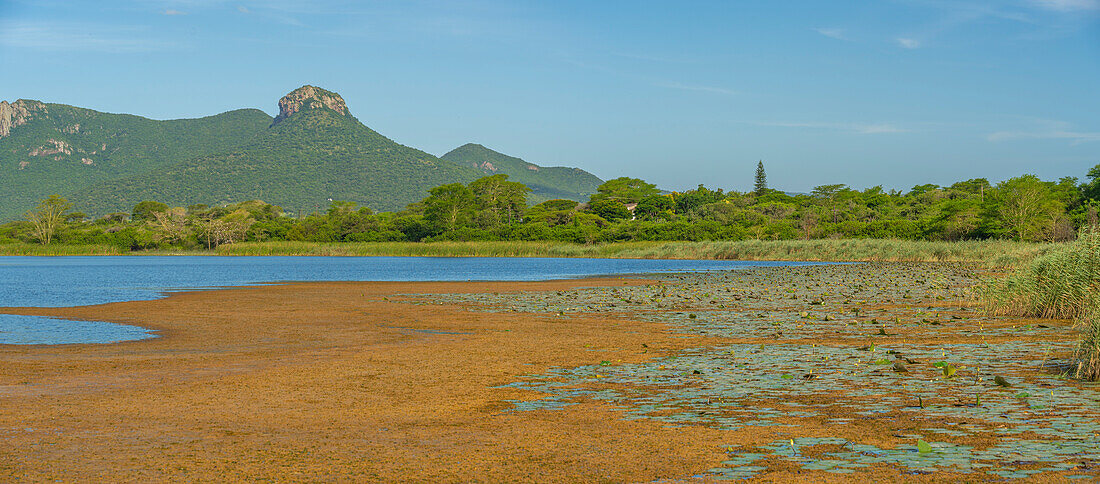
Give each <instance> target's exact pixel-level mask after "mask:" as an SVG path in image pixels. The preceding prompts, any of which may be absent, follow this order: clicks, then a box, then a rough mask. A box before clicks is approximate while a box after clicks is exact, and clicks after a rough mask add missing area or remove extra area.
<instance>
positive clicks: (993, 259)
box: [217, 239, 1059, 267]
mask: <svg viewBox="0 0 1100 484" xmlns="http://www.w3.org/2000/svg"><path fill="white" fill-rule="evenodd" d="M1058 246H1059V245H1058V244H1033V243H1025V242H1014V241H1009V240H981V241H959V242H932V241H919V240H891V239H823V240H740V241H704V242H614V243H603V244H575V243H568V242H553V241H475V242H451V241H440V242H346V243H323V242H282V241H273V242H243V243H235V244H226V245H223V246H219V247H218V250H217V253H218V254H221V255H330V256H438V257H477V256H480V257H612V258H627V259H723V260H805V261H902V262H921V261H924V262H978V263H983V264H986V265H989V266H991V267H1010V266H1015V265H1017V264H1020V263H1023V262H1026V261H1028V260H1031V259H1032V258H1034V257H1036V256H1038V255H1042V254H1045V253H1048V252H1050V251H1052V250H1054V249H1055V248H1057V247H1058Z"/></svg>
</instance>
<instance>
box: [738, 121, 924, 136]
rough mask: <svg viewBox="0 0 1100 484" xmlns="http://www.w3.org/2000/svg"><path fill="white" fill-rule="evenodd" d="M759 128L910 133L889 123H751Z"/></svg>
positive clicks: (863, 132)
mask: <svg viewBox="0 0 1100 484" xmlns="http://www.w3.org/2000/svg"><path fill="white" fill-rule="evenodd" d="M749 124H754V125H757V126H774V127H779V128H807V129H826V130H834V131H846V132H849V133H855V134H887V133H908V132H909V131H910V130H908V129H904V128H900V127H897V126H894V125H893V124H889V123H828V122H824V123H822V122H772V121H758V122H750V123H749Z"/></svg>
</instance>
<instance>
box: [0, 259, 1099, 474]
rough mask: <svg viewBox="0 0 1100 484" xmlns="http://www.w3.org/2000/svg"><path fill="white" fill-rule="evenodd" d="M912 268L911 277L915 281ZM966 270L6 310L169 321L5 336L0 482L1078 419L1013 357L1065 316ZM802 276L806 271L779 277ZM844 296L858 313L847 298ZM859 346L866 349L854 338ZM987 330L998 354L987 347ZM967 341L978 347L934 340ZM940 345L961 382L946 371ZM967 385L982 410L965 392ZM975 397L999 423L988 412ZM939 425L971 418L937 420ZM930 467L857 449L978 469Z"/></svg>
mask: <svg viewBox="0 0 1100 484" xmlns="http://www.w3.org/2000/svg"><path fill="white" fill-rule="evenodd" d="M912 271H917V274H918V275H919V277H920V278H921V279H922V280H921V282H919V283H917V284H913V281H912V280H910V279H908V278H909V277H911V276H910V274H912ZM970 273H971V271H968V270H965V269H962V268H959V267H952V266H951V265H940V266H925V265H914V264H908V265H907V264H882V265H830V266H812V267H805V266H804V267H787V268H775V269H770V268H769V269H756V270H750V271H732V272H730V273H724V274H677V275H668V276H667V277H666V276H662V277H660V278H659V279H658V280H647V279H638V278H589V279H571V280H559V281H540V282H374V283H368V282H308V283H287V284H279V285H265V286H250V287H230V288H224V289H218V290H203V291H188V292H178V293H172V294H169V295H168V297H166V298H163V299H157V300H151V301H133V302H123V303H110V304H104V305H98V306H83V307H72V308H19V310H18V311H5V312H18V313H20V314H34V315H51V316H58V317H71V318H76V319H84V318H94V319H96V320H103V321H110V322H116V323H123V324H135V325H139V326H143V327H148V328H152V329H158V330H160V331H162V332H163V333H162V337H161V338H154V339H148V340H140V341H132V342H124V343H118V344H109V345H66V346H67V347H56V346H49V345H42V346H37V347H13V346H0V406H3V408H5V409H7V411H6V412H0V435H4V440H3V442H4V443H5V444H7V445H0V480H2V479H3V478H5V477H7V478H14V479H16V480H18V479H25V480H32V481H39V480H51V479H62V480H85V481H87V480H115V481H117V480H178V479H181V478H183V479H189V480H216V479H223V480H226V479H227V480H263V479H272V480H316V479H333V480H356V481H391V482H392V481H410V480H415V481H448V482H456V481H463V482H468V481H498V482H499V481H510V482H515V481H525V482H547V481H563V480H566V481H581V482H593V481H599V482H606V481H614V482H624V481H628V482H637V481H655V480H658V481H660V480H672V481H684V480H691V479H692V476H697V475H700V474H702V475H704V476H710V477H716V476H718V475H720V474H715V472H717V471H714V470H713V469H721V468H723V465H725V466H727V467H729V466H733V464H724V463H728V462H733V461H738V460H739V459H743V458H742V457H739V456H740V455H742V454H743V453H746V452H747V453H748V454H745V455H758V453H760V452H764V453H763V454H759V455H764V456H765V457H762V458H763V459H764V460H762V461H759V462H757V463H756V464H751V462H750V464H751V466H753V467H750V468H758V469H763V470H758V471H754V472H758V473H759V474H758V475H756V476H757V477H761V478H764V479H766V480H772V481H783V482H823V481H836V480H840V479H842V478H843V477H844V475H839V476H838V475H834V474H828V473H827V472H830V471H829V470H823V469H822V468H817V469H816V470H811V469H810V468H809V467H805V468H804V467H803V464H800V463H799V462H801V461H803V460H806V459H810V460H813V459H826V460H828V459H830V457H827V455H832V454H829V453H836V452H844V451H845V449H846V447H844V446H841V445H839V442H850V443H855V444H859V445H865V446H872V447H874V448H875V449H878V450H876V451H875V452H882V453H885V455H891V456H893V455H900V457H898V458H901V459H911V458H913V457H909V456H910V454H912V453H916V450H911V451H910V450H907V449H909V447H912V446H913V445H915V442H916V440H915V439H916V438H917V437H911V435H915V434H916V435H920V434H924V435H925V436H924V437H923V438H924V439H926V440H928V441H929V442H932V443H933V445H935V446H936V447H935V448H936V449H949V450H946V451H944V452H948V454H946V455H948V456H952V457H951V458H954V455H955V454H952V453H950V452H958V450H955V451H951V450H950V449H959V447H951V446H966V447H962V448H974V449H992V448H995V447H996V446H997V445H1001V444H1002V442H1013V441H1015V440H1016V439H1025V440H1026V439H1032V440H1034V439H1036V438H1037V437H1036V436H1035V435H1034V434H1032V433H1028V432H1030V431H1023V432H1024V433H1015V434H1001V433H999V432H994V431H993V429H994V428H1004V426H1005V425H1006V423H1005V422H1003V421H1001V420H998V419H999V417H997V416H998V415H1002V414H1003V413H1004V412H1010V413H1011V412H1020V411H1023V412H1026V415H1028V418H1029V419H1032V420H1034V419H1052V418H1053V419H1060V418H1063V416H1062V415H1063V413H1064V414H1065V415H1067V416H1068V417H1065V418H1078V417H1075V415H1077V414H1079V413H1080V412H1081V408H1082V407H1079V406H1074V405H1078V404H1079V403H1074V402H1077V401H1078V400H1080V397H1075V396H1074V395H1076V394H1075V393H1074V392H1078V393H1080V392H1088V391H1090V388H1092V387H1090V386H1088V385H1079V384H1076V383H1074V382H1064V381H1059V380H1056V379H1052V378H1050V376H1049V375H1045V374H1044V372H1043V371H1042V370H1041V369H1039V370H1037V369H1035V368H1033V365H1031V364H1030V363H1029V362H1028V361H1026V360H1021V359H1020V357H1019V355H1020V354H1021V353H1020V352H1021V351H1023V349H1022V348H1024V347H1026V348H1031V347H1039V346H1038V345H1045V344H1048V343H1051V342H1059V343H1062V342H1064V341H1065V340H1067V339H1068V335H1069V334H1070V333H1071V332H1072V329H1071V325H1070V323H1069V322H1066V321H1049V320H1048V321H1043V326H1040V327H1039V328H1041V329H1036V328H1034V327H1033V325H1034V324H1035V322H1034V321H1031V320H1016V319H1006V318H996V319H994V318H990V319H983V320H981V321H984V322H982V323H980V324H979V323H976V322H973V321H968V320H970V319H971V318H973V317H974V316H975V315H974V314H972V309H971V308H969V307H968V306H969V304H968V302H967V300H966V298H965V297H964V293H963V292H960V289H962V288H965V287H966V286H965V284H966V283H967V281H969V280H971V279H969V274H970ZM887 282H890V284H886V283H887ZM838 286H839V287H838ZM796 287H797V288H805V289H802V290H799V291H797V292H793V293H792V292H789V291H788V288H790V289H794V288H796ZM845 287H847V288H848V289H842V288H845ZM811 288H812V289H811ZM727 289H728V290H729V291H727ZM731 291H732V292H731ZM666 293H667V294H666ZM843 294H848V296H845V295H843ZM876 295H877V296H876ZM791 296H797V298H792V297H791ZM818 301H820V303H819V302H818ZM932 306H935V308H936V309H935V311H934V312H933V313H930V312H926V311H931V310H932ZM926 307H927V309H926ZM802 308H805V309H802ZM852 308H859V309H860V313H859V314H858V315H857V316H847V315H848V314H851V311H850V309H852ZM8 309H10V308H8ZM731 311H732V312H731ZM799 311H803V312H807V311H808V312H807V315H806V316H801V317H800V316H799V314H800V313H799ZM864 312H866V314H865V313H864ZM696 315H698V317H695V316H696ZM824 315H836V316H839V317H824ZM887 315H889V316H887ZM849 318H857V319H860V320H863V321H857V320H854V319H853V320H850V319H849ZM868 318H878V319H868ZM929 318H933V319H934V320H935V321H931V322H926V321H928V319H929ZM879 319H881V320H882V321H892V322H891V323H890V325H889V327H888V328H887V326H886V324H885V323H883V324H882V325H881V326H880V323H879V322H878V320H879ZM733 321H736V322H737V324H732V325H731V324H728V322H733ZM1025 323H1026V324H1027V327H1028V328H1029V329H1026V330H1024V329H1023V328H1019V329H1018V328H1017V326H1019V325H1021V324H1025ZM929 324H935V325H934V326H929ZM714 325H717V326H714ZM976 325H977V326H978V328H980V331H977V329H978V328H975V326H976ZM929 328H935V329H934V330H932V331H930V330H929ZM717 329H720V330H721V331H714V330H717ZM880 329H881V333H880ZM887 330H888V331H887ZM869 341H870V342H873V343H877V344H878V346H879V352H878V353H875V352H874V351H875V350H874V349H873V348H874V345H871V348H870V349H869V350H868V348H867V347H866V346H864V347H862V348H860V345H867V344H868V342H869ZM990 345H993V346H994V347H995V348H1000V349H998V350H994V349H984V350H983V349H981V348H983V347H985V348H989V347H990ZM1020 345H1024V347H1021V346H1020ZM957 346H958V347H965V348H971V349H964V350H955V349H951V351H950V352H948V350H947V348H955V347H957ZM895 349H896V350H900V351H902V352H904V353H905V354H906V355H907V357H908V356H911V357H913V358H914V360H919V361H914V362H913V363H911V364H910V367H909V373H906V374H902V373H896V372H894V371H890V369H889V368H890V367H889V362H890V361H893V358H894V357H892V356H890V352H891V351H892V350H895ZM941 351H943V356H942V358H944V359H946V360H949V361H951V362H953V363H954V364H956V365H958V367H959V370H958V371H959V374H960V375H961V376H960V377H959V378H957V379H954V380H947V379H941V378H939V377H938V376H937V375H939V373H940V368H938V367H933V366H932V362H934V361H936V359H939V358H941V356H940V353H941ZM974 351H985V352H987V353H989V354H990V355H993V356H982V355H973V354H971V353H972V352H974ZM1061 353H1062V350H1057V351H1055V352H1054V354H1052V355H1050V356H1054V357H1061V356H1063V355H1062V354H1061ZM1024 354H1029V353H1024ZM817 355H822V356H821V357H818V356H817ZM997 355H1003V356H1000V357H999V359H998V357H997ZM1031 356H1032V357H1033V358H1037V356H1036V355H1031ZM830 357H831V359H830ZM876 358H886V360H884V361H887V363H886V364H885V365H886V366H877V365H879V364H880V363H878V362H877V361H875V359H876ZM960 358H964V359H965V360H961V359H960ZM975 358H977V360H976V361H978V362H980V366H978V367H976V366H974V364H973V363H971V362H970V360H971V359H975ZM964 363H965V364H964ZM666 365H667V366H668V368H666ZM987 365H991V367H992V368H999V369H997V370H996V371H997V372H998V373H996V374H998V375H1004V376H1005V377H1007V378H1009V380H1010V381H1011V382H1012V383H1013V384H1014V385H1016V386H1017V388H1016V389H1013V390H1011V391H1005V390H1001V389H999V388H998V387H997V385H994V384H992V382H990V381H987V380H990V379H991V377H992V376H991V375H992V374H985V375H984V378H983V377H982V374H981V373H978V374H977V375H978V380H975V375H976V373H975V368H977V369H978V371H981V369H983V368H987ZM1006 365H1015V366H1006ZM807 370H809V373H808V374H810V375H815V376H816V378H806V377H805V374H806V371H807ZM987 371H988V370H987ZM780 375H783V376H782V377H781V376H780ZM971 382H973V383H971ZM517 383H522V384H517ZM814 385H820V387H815V386H814ZM1036 385H1038V386H1037V388H1041V389H1043V390H1036V389H1034V388H1032V387H1036ZM1048 385H1055V386H1048ZM815 388H817V389H816V390H815ZM975 388H978V389H980V392H981V393H980V395H981V400H982V401H983V402H986V403H985V404H984V405H986V406H992V407H989V410H986V409H985V408H983V407H980V406H975V405H973V404H972V402H973V400H974V393H973V392H974V389H975ZM1046 388H1052V389H1056V390H1057V392H1058V395H1059V398H1061V400H1058V401H1057V402H1058V403H1057V405H1054V406H1051V407H1043V408H1044V409H1043V410H1041V411H1032V410H1031V409H1030V408H1029V407H1027V405H1026V401H1025V405H1024V406H1023V407H1020V403H1019V402H1020V399H1019V398H1017V397H1014V396H1013V395H1014V394H1015V393H1016V392H1019V391H1023V390H1024V389H1026V390H1027V391H1031V392H1032V393H1034V394H1035V395H1036V399H1037V400H1036V402H1037V403H1041V404H1044V405H1045V404H1046V403H1047V400H1038V399H1039V398H1043V394H1044V393H1045V392H1046V391H1048V390H1046ZM916 395H924V400H923V401H922V403H921V407H920V409H917V407H914V405H916V403H914V402H916V400H917V396H916ZM1086 395H1087V393H1086ZM1052 397H1053V393H1052ZM726 398H733V400H732V401H731V402H726ZM1075 398H1076V399H1077V400H1075ZM1088 401H1092V400H1088ZM517 403H518V404H521V405H522V406H523V407H524V409H522V410H520V409H517V407H516V405H517ZM1086 403H1087V402H1086ZM559 404H560V405H559ZM925 404H928V406H929V410H927V411H925V410H924V409H923V408H924V405H925ZM653 405H656V408H650V407H653ZM868 407H870V408H872V409H873V410H874V418H870V417H868V416H867V415H866V412H867V410H868ZM640 408H649V410H647V412H649V413H646V414H644V415H639V414H638V413H637V412H638V411H639V409H640ZM1021 408H1022V410H1021ZM1031 408H1034V407H1031ZM1046 408H1052V409H1053V410H1054V412H1053V414H1052V412H1051V411H1050V410H1046ZM987 413H988V414H989V415H986V414H987ZM1013 415H1015V413H1013ZM983 416H986V417H990V418H993V420H991V421H990V422H989V423H988V425H989V429H988V431H987V430H986V429H985V425H987V424H986V421H985V420H983V418H985V417H983ZM628 417H629V418H628ZM639 417H641V418H639ZM665 418H669V419H670V420H662V419H665ZM700 419H702V420H700ZM709 419H718V420H716V421H715V422H716V423H714V424H708V423H707V422H709V421H710V420H709ZM722 419H734V420H732V421H734V422H742V424H741V425H739V426H734V427H729V428H726V427H725V426H723V425H719V424H718V423H717V422H722V421H724V420H722ZM769 420H770V421H771V422H773V423H772V424H769V423H768V421H769ZM838 421H839V423H837V422H838ZM1055 421H1056V422H1062V423H1064V422H1063V421H1062V420H1055ZM746 422H764V423H763V424H761V425H762V426H755V424H747V423H746ZM1065 422H1068V420H1067V421H1065ZM1074 422H1075V424H1074V425H1069V426H1066V425H1062V424H1061V423H1060V424H1059V425H1060V426H1058V427H1057V428H1059V429H1063V430H1060V431H1062V432H1066V431H1072V430H1073V429H1074V428H1075V427H1076V428H1083V429H1085V430H1089V429H1095V428H1100V426H1098V423H1097V420H1096V419H1095V418H1088V419H1086V420H1084V421H1074ZM943 427H949V428H952V429H957V430H958V429H964V428H970V427H975V428H977V429H978V430H979V431H978V432H975V433H971V434H966V435H963V434H960V435H953V434H949V435H943V434H940V433H937V432H938V431H939V430H942V428H943ZM1066 429H1068V430H1066ZM1090 431H1091V430H1090ZM1041 438H1043V439H1051V438H1054V437H1050V436H1045V435H1044V436H1042V437H1041ZM1062 438H1066V437H1064V436H1063V437H1062ZM837 439H839V440H837ZM788 441H790V443H791V445H795V444H796V443H797V445H798V448H799V449H801V450H800V451H799V452H798V453H797V454H796V455H795V456H794V458H797V459H796V460H795V461H792V460H790V459H788V458H787V457H784V456H785V455H786V454H783V452H786V451H785V450H784V449H789V447H788V446H787V444H786V443H787V442H788ZM776 442H778V444H777V443H776ZM1071 442H1078V441H1077V440H1075V441H1071ZM845 445H847V444H845ZM853 445H854V444H853ZM1075 445H1077V444H1075ZM1080 445H1085V444H1080ZM769 446H772V447H769ZM773 447H774V449H778V450H774V449H773ZM150 449H155V450H156V451H155V452H150ZM759 449H763V450H759ZM768 449H773V450H768ZM769 452H776V453H774V454H770V455H769V454H768V453H769ZM936 452H940V450H936ZM967 452H970V451H967ZM975 452H976V451H975ZM845 455H847V454H845ZM860 455H862V454H860V453H856V454H854V455H853V456H852V457H848V458H849V459H863V457H859V456H860ZM936 455H937V456H938V455H939V454H936ZM967 455H970V454H967ZM876 458H877V457H876ZM937 458H938V457H937ZM731 459H732V460H731ZM967 459H974V460H975V461H979V460H980V457H977V456H974V457H967ZM986 459H987V460H988V458H986ZM901 462H908V461H905V460H902V461H901ZM934 462H939V461H934ZM967 462H970V461H969V460H968V461H967ZM855 464H859V461H857V462H855V463H853V465H855ZM1008 464H1012V463H1008ZM859 465H862V464H859ZM906 465H909V464H906ZM929 465H931V464H929ZM1013 465H1015V464H1013ZM1028 465H1031V464H1028ZM1043 465H1044V464H1035V466H1036V467H1034V469H1039V470H1041V469H1043V467H1042V466H1043ZM944 466H946V467H944ZM944 466H940V467H936V468H935V469H934V472H931V473H907V472H906V467H902V466H901V465H899V464H898V463H897V462H895V461H881V462H880V461H873V463H872V464H870V465H868V466H865V467H855V468H852V469H856V470H858V473H857V474H854V475H853V476H858V477H860V478H865V479H868V480H873V481H889V480H897V479H907V480H916V481H923V482H957V481H960V480H974V479H979V480H981V479H983V478H989V477H992V476H991V475H986V474H984V472H986V471H985V470H979V469H978V468H973V469H971V470H970V471H964V470H960V469H959V468H956V467H953V466H952V465H948V464H944ZM1016 467H1019V466H1018V465H1016ZM908 468H909V469H912V466H909V467H908ZM1027 469H1032V467H1027ZM1074 469H1077V468H1076V467H1073V468H1072V469H1071V468H1070V467H1065V468H1063V469H1062V470H1056V471H1047V470H1044V471H1041V472H1043V474H1041V475H1038V476H1037V477H1038V478H1046V479H1057V478H1061V477H1064V476H1065V475H1067V473H1068V474H1073V473H1074V472H1077V473H1081V472H1085V473H1091V474H1092V475H1093V477H1095V471H1093V470H1089V469H1095V467H1087V466H1086V467H1085V468H1084V470H1074ZM1039 470H1037V471H1036V472H1039ZM295 472H297V474H295ZM722 472H724V471H722ZM731 472H734V471H731ZM736 472H740V471H736ZM975 472H977V473H975ZM1013 472H1016V471H1013ZM708 473H709V474H708ZM721 475H725V474H721ZM737 475H740V474H737ZM1029 475H1030V474H1029ZM751 476H752V475H750V477H751ZM849 477H852V476H849Z"/></svg>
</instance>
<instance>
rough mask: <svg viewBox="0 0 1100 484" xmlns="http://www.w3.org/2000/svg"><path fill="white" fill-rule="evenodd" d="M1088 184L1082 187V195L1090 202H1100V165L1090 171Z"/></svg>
mask: <svg viewBox="0 0 1100 484" xmlns="http://www.w3.org/2000/svg"><path fill="white" fill-rule="evenodd" d="M1085 176H1086V177H1088V179H1089V181H1088V183H1085V184H1084V185H1081V195H1083V196H1084V197H1085V198H1087V199H1089V200H1100V164H1098V165H1096V166H1094V167H1092V168H1090V169H1089V172H1088V174H1086V175H1085Z"/></svg>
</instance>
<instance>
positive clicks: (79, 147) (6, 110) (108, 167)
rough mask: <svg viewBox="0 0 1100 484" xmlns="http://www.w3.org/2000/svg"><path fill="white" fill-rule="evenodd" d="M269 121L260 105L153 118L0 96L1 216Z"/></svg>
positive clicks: (239, 138)
mask: <svg viewBox="0 0 1100 484" xmlns="http://www.w3.org/2000/svg"><path fill="white" fill-rule="evenodd" d="M270 124H271V116H268V115H267V114H266V113H264V112H263V111H260V110H258V109H239V110H236V111H230V112H227V113H223V114H219V115H217V116H209V117H205V118H199V119H178V120H170V121H157V120H152V119H148V118H143V117H140V116H133V115H129V114H109V113H101V112H98V111H93V110H90V109H83V108H78V107H73V106H67V105H64V104H47V103H41V102H38V101H27V100H19V101H16V102H14V103H12V104H8V103H6V102H5V103H0V186H2V187H3V195H4V196H3V197H0V220H11V219H13V218H18V217H21V216H22V215H23V212H25V211H26V210H28V209H30V208H31V207H33V206H34V204H35V203H36V202H37V201H38V200H39V199H41V198H44V197H46V196H48V195H51V194H61V195H67V196H72V195H74V194H76V193H77V192H79V191H80V190H82V189H85V188H87V187H89V186H92V185H95V184H97V183H101V182H103V181H106V180H112V179H117V178H123V177H132V176H137V175H142V174H145V173H150V172H155V171H157V170H162V169H165V168H167V167H168V166H171V165H174V164H176V163H179V162H181V161H183V160H187V159H191V158H195V157H198V156H203V155H209V154H211V153H217V152H222V151H226V150H230V149H233V148H236V147H239V146H242V145H244V144H246V143H247V142H248V141H250V140H251V139H252V138H253V137H254V136H255V135H256V134H258V133H260V132H262V131H264V130H265V129H267V127H268V126H269V125H270ZM132 205H133V204H130V206H132Z"/></svg>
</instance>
